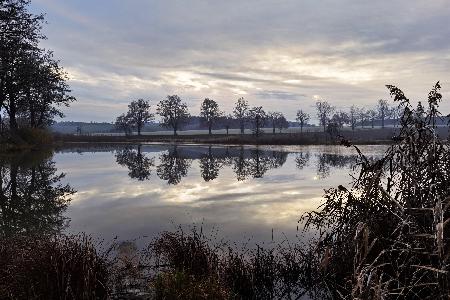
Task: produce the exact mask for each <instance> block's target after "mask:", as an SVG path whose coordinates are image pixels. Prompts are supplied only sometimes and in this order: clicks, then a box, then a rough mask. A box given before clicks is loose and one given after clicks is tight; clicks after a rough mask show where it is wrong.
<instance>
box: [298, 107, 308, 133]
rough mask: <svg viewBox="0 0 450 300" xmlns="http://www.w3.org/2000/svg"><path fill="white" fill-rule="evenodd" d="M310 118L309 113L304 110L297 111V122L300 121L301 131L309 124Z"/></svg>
mask: <svg viewBox="0 0 450 300" xmlns="http://www.w3.org/2000/svg"><path fill="white" fill-rule="evenodd" d="M309 118H310V116H309V114H307V113H306V112H304V111H303V110H301V109H299V110H298V111H297V119H296V120H297V122H299V123H300V132H303V126H305V125H306V124H308V121H309Z"/></svg>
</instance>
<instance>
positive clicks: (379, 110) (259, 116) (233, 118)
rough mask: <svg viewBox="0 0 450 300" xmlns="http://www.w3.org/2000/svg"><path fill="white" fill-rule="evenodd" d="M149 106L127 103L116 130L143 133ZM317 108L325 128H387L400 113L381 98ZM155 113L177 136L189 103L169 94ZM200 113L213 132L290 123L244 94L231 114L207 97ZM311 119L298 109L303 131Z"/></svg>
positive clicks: (278, 127) (150, 118) (188, 116)
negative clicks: (368, 104)
mask: <svg viewBox="0 0 450 300" xmlns="http://www.w3.org/2000/svg"><path fill="white" fill-rule="evenodd" d="M150 108H151V107H150V102H149V101H148V100H144V99H138V100H135V101H132V102H131V103H130V104H129V105H128V111H127V112H126V113H124V114H122V115H120V116H119V117H117V118H116V121H115V127H116V129H118V130H120V131H123V132H125V134H126V135H130V134H132V131H133V130H136V131H137V134H138V135H141V131H142V128H143V127H144V126H145V124H146V123H149V122H152V121H154V120H155V113H152V112H151V110H150ZM316 111H317V118H318V120H319V124H320V125H321V126H323V130H324V131H327V129H328V130H329V129H330V128H334V129H339V128H342V127H344V126H349V127H351V128H352V130H354V129H355V128H356V126H357V125H358V124H359V125H360V126H361V127H364V126H366V125H368V124H371V126H372V128H374V127H375V122H376V121H379V122H381V127H382V128H384V127H385V122H386V120H388V119H398V117H399V114H400V113H401V112H400V111H399V109H398V108H397V107H395V106H392V107H391V106H390V105H389V104H388V102H387V101H386V100H382V99H380V100H379V101H378V103H377V105H376V106H375V107H373V108H371V109H367V108H365V107H357V106H355V105H352V106H351V107H350V109H349V111H348V112H346V111H344V110H337V109H336V107H334V106H332V105H331V104H330V103H328V102H327V101H325V100H318V101H317V102H316ZM156 115H158V116H159V117H160V118H161V122H160V126H162V127H165V128H170V129H171V130H173V134H174V135H177V132H178V131H179V130H180V129H181V128H182V127H183V126H184V125H186V124H187V123H188V122H189V120H190V119H191V114H190V113H189V110H188V107H187V104H186V103H185V102H183V101H182V100H181V98H180V97H179V96H177V95H169V96H167V97H166V98H165V99H163V100H161V101H160V102H159V103H158V104H157V107H156ZM199 116H200V119H201V120H202V121H203V123H204V124H205V125H206V126H207V128H208V132H209V134H210V135H211V134H212V129H213V127H214V126H215V125H220V126H221V127H222V128H223V129H226V132H227V134H228V133H229V129H230V128H231V126H233V125H234V127H238V128H239V129H240V133H241V134H244V131H245V128H246V127H248V126H250V127H251V128H252V131H253V133H254V134H255V135H256V136H259V135H261V134H262V133H263V131H262V128H263V127H264V126H269V127H271V129H272V134H275V133H276V131H277V130H278V131H279V132H281V131H282V130H283V129H285V128H288V127H289V122H288V121H287V120H286V117H285V116H284V115H283V113H281V112H278V111H269V112H266V111H265V110H264V108H263V107H262V106H255V107H251V106H250V105H249V103H248V101H246V100H245V99H244V98H242V97H241V98H239V99H238V100H237V102H236V103H235V105H234V108H233V111H232V113H231V114H226V113H225V112H223V111H222V110H221V109H220V107H219V104H218V103H217V101H215V100H213V99H210V98H205V99H204V100H203V102H202V103H201V104H200V114H199ZM310 119H311V116H310V114H308V113H306V112H305V111H304V110H303V109H299V110H298V111H297V115H296V121H297V122H298V124H299V126H300V131H301V132H303V127H305V126H308V125H310V123H309V121H310Z"/></svg>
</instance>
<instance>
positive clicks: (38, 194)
mask: <svg viewBox="0 0 450 300" xmlns="http://www.w3.org/2000/svg"><path fill="white" fill-rule="evenodd" d="M50 156H51V154H48V155H47V156H45V155H44V156H42V153H28V154H24V155H18V156H16V157H14V158H11V157H9V158H7V157H2V158H0V234H1V235H4V236H5V235H11V234H15V233H34V234H45V233H53V232H58V231H60V230H62V229H63V228H64V227H65V226H67V224H68V220H67V218H65V217H63V213H64V212H65V210H66V209H67V206H68V204H69V202H70V195H72V194H73V193H74V191H73V189H72V188H71V187H70V186H69V185H68V184H66V185H63V184H61V180H62V179H63V178H64V176H65V175H64V174H62V173H61V174H58V173H57V169H56V167H55V163H54V162H53V161H52V160H51V159H50V158H49V157H50ZM30 158H33V159H34V160H33V161H29V159H30ZM27 159H28V160H27Z"/></svg>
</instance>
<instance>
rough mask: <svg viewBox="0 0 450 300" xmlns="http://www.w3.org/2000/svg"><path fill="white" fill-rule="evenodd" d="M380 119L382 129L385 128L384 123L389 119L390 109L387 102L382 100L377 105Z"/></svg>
mask: <svg viewBox="0 0 450 300" xmlns="http://www.w3.org/2000/svg"><path fill="white" fill-rule="evenodd" d="M377 111H378V118H380V120H381V128H384V121H385V120H386V119H387V118H389V115H390V109H389V105H388V102H387V101H386V100H383V99H380V100H378V104H377Z"/></svg>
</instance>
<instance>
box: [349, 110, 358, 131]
mask: <svg viewBox="0 0 450 300" xmlns="http://www.w3.org/2000/svg"><path fill="white" fill-rule="evenodd" d="M349 120H350V126H351V127H352V130H355V127H356V124H357V123H358V107H356V106H355V105H352V106H351V107H350V114H349Z"/></svg>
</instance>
